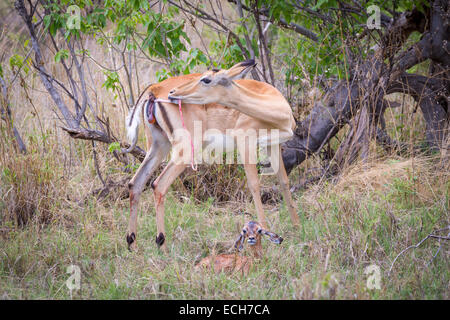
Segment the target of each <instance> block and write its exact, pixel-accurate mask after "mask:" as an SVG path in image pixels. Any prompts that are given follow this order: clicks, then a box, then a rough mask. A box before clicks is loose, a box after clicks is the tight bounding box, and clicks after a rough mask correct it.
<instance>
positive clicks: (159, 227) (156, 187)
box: [152, 161, 186, 251]
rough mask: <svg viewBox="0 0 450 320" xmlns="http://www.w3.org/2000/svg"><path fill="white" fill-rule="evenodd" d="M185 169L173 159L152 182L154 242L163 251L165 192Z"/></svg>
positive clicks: (183, 165) (165, 247)
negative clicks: (154, 215)
mask: <svg viewBox="0 0 450 320" xmlns="http://www.w3.org/2000/svg"><path fill="white" fill-rule="evenodd" d="M185 169H186V165H185V164H175V163H174V162H173V161H170V162H169V163H168V164H167V167H166V168H165V169H164V171H163V172H162V173H161V174H160V175H159V177H158V178H157V179H156V180H155V181H154V182H153V184H152V188H153V195H154V197H155V210H156V234H157V236H156V244H157V245H158V248H161V249H162V250H163V251H167V245H166V244H167V242H166V231H165V227H164V202H165V199H166V193H167V191H168V190H169V187H170V185H171V184H172V183H173V182H174V181H175V179H176V178H177V177H178V176H179V175H180V174H181V173H182V172H183V171H184V170H185Z"/></svg>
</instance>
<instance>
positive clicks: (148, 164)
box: [126, 132, 170, 250]
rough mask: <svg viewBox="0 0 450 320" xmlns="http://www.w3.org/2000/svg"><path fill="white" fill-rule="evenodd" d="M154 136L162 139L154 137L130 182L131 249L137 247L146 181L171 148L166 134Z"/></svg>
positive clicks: (129, 238)
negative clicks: (141, 199)
mask: <svg viewBox="0 0 450 320" xmlns="http://www.w3.org/2000/svg"><path fill="white" fill-rule="evenodd" d="M153 136H154V137H155V136H157V137H158V138H160V139H159V140H156V139H155V138H154V140H153V145H152V148H151V149H150V150H149V151H148V152H147V154H146V155H145V159H144V161H143V162H142V164H141V166H140V167H139V169H138V170H137V172H136V174H135V175H134V176H133V178H132V179H131V180H130V182H129V183H128V188H129V192H130V219H129V222H128V233H127V238H126V239H127V243H128V249H129V250H135V249H136V229H137V215H138V203H139V199H140V197H141V194H142V191H143V190H144V188H145V185H146V183H147V182H148V180H149V179H150V177H151V175H152V174H153V172H154V171H155V169H156V168H158V166H159V165H160V164H161V162H162V161H163V160H164V158H165V157H166V156H167V154H168V153H169V150H170V143H169V141H168V140H167V139H166V138H165V137H164V136H162V135H158V134H157V132H156V134H154V135H153ZM164 139H166V140H164Z"/></svg>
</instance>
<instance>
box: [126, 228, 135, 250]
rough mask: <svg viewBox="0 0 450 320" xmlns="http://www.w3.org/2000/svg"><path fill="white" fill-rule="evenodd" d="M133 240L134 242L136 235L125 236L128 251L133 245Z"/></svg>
mask: <svg viewBox="0 0 450 320" xmlns="http://www.w3.org/2000/svg"><path fill="white" fill-rule="evenodd" d="M134 240H136V235H135V234H134V232H132V233H131V235H128V234H127V243H128V250H130V251H131V245H132V244H133V242H134Z"/></svg>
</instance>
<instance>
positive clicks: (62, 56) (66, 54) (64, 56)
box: [55, 49, 69, 62]
mask: <svg viewBox="0 0 450 320" xmlns="http://www.w3.org/2000/svg"><path fill="white" fill-rule="evenodd" d="M68 57H69V51H68V50H66V49H62V50H59V51H58V52H57V53H56V54H55V62H60V61H61V59H67V58H68Z"/></svg>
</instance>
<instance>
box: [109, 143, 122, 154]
mask: <svg viewBox="0 0 450 320" xmlns="http://www.w3.org/2000/svg"><path fill="white" fill-rule="evenodd" d="M119 150H120V143H119V142H113V143H110V144H109V146H108V151H109V152H111V153H113V152H114V151H119Z"/></svg>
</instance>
